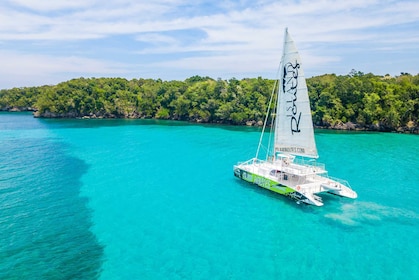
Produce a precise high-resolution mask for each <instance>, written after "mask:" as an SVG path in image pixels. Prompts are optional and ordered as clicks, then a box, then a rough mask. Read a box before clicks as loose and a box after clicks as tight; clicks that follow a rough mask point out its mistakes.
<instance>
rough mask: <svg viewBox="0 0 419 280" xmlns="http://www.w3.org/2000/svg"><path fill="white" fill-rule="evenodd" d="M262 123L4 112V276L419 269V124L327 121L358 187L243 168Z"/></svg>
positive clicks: (395, 272) (327, 149) (276, 275)
mask: <svg viewBox="0 0 419 280" xmlns="http://www.w3.org/2000/svg"><path fill="white" fill-rule="evenodd" d="M258 140H259V131H258V130H257V129H253V128H237V127H226V126H211V125H191V124H187V123H179V122H163V121H162V122H158V121H152V120H42V119H34V118H32V116H31V115H30V114H21V113H13V114H12V113H0V279H96V278H97V279H301V278H305V279H415V278H416V279H417V278H418V276H419V265H417V264H418V263H419V250H418V249H417V248H419V239H418V237H419V204H418V199H419V183H418V182H419V170H418V166H419V159H418V156H419V145H418V144H419V137H418V136H416V135H400V134H384V133H342V132H341V133H337V132H330V131H322V130H318V131H316V141H317V145H318V149H319V153H320V160H319V161H321V162H323V163H325V164H326V166H327V168H328V170H329V172H330V175H333V176H335V177H340V178H344V179H347V180H348V181H349V182H350V183H351V185H352V187H353V188H354V189H355V190H356V191H357V192H358V196H359V197H358V199H357V200H354V201H353V200H348V199H344V198H339V197H329V196H324V197H323V201H324V202H325V206H324V207H321V208H317V207H314V206H306V205H298V204H296V203H295V202H293V201H290V200H288V199H286V198H284V197H282V196H279V195H276V194H273V193H271V192H268V191H266V190H264V189H260V188H258V187H254V186H251V185H249V184H247V183H245V182H242V181H239V180H238V179H237V178H235V177H234V176H233V172H232V165H233V164H235V163H236V162H237V161H244V160H247V159H249V158H251V157H253V155H254V153H255V148H256V145H257V142H258Z"/></svg>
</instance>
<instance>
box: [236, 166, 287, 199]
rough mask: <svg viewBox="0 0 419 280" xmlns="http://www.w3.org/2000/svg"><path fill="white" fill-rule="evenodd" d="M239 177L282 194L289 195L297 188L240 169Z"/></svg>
mask: <svg viewBox="0 0 419 280" xmlns="http://www.w3.org/2000/svg"><path fill="white" fill-rule="evenodd" d="M236 175H237V176H238V177H239V178H241V179H243V180H244V181H247V182H249V183H252V184H256V185H258V186H259V187H262V188H265V189H268V190H270V191H273V192H276V193H279V194H282V195H289V194H290V193H294V192H295V190H293V189H291V188H289V187H287V186H284V185H282V184H279V183H278V182H275V181H273V180H271V179H268V178H265V177H263V176H260V175H257V174H254V173H251V172H248V171H245V170H242V169H239V174H236Z"/></svg>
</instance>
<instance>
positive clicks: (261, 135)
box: [255, 59, 282, 158]
mask: <svg viewBox="0 0 419 280" xmlns="http://www.w3.org/2000/svg"><path fill="white" fill-rule="evenodd" d="M281 62H282V59H281ZM281 62H280V63H279V66H278V70H277V72H276V77H277V79H275V84H274V86H273V88H272V92H271V97H270V99H269V105H268V108H267V110H266V116H265V120H264V122H263V128H262V133H261V134H260V138H259V144H258V148H257V150H256V156H255V158H258V156H259V151H260V146H261V145H262V140H263V134H264V133H265V129H266V124H267V122H268V117H269V111H270V110H271V105H272V99H273V97H274V95H275V90H276V87H277V84H278V80H279V72H280V70H281V64H282V63H281Z"/></svg>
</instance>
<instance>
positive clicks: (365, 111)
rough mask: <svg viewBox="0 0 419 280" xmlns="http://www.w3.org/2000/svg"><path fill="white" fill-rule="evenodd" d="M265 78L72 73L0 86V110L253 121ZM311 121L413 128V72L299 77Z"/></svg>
mask: <svg viewBox="0 0 419 280" xmlns="http://www.w3.org/2000/svg"><path fill="white" fill-rule="evenodd" d="M273 85H274V81H273V80H268V79H262V78H260V77H259V78H252V79H242V80H237V79H235V78H233V79H230V80H222V79H217V80H214V79H212V78H209V77H200V76H194V77H191V78H189V79H186V80H185V81H162V80H160V79H157V80H153V79H133V80H126V79H123V78H90V79H85V78H79V79H73V80H70V81H67V82H63V83H60V84H58V85H54V86H41V87H27V88H13V89H7V90H6V89H4V90H1V91H0V110H34V111H36V113H35V115H36V116H40V117H93V118H96V117H98V118H102V117H105V118H113V117H123V118H156V119H175V120H188V121H195V122H209V123H226V124H237V125H241V124H248V125H254V124H260V123H261V122H262V121H263V117H264V114H265V112H266V109H267V104H268V102H269V96H270V94H271V91H272V88H273ZM307 85H308V88H309V94H310V102H311V107H312V111H313V122H314V123H315V124H316V125H317V126H322V127H332V128H341V129H355V128H359V129H378V130H386V131H391V130H410V131H413V130H416V132H417V130H418V127H417V126H418V116H419V74H418V75H416V76H412V75H410V74H408V73H402V74H401V75H400V76H397V77H390V76H385V77H382V76H376V75H373V74H364V73H362V72H357V71H354V70H353V71H352V72H351V73H350V74H349V75H345V76H337V75H335V74H327V75H323V76H317V77H313V78H309V79H307Z"/></svg>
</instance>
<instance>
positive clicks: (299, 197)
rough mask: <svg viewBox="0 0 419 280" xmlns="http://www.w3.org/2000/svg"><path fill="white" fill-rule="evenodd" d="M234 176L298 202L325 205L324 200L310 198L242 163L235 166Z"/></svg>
mask: <svg viewBox="0 0 419 280" xmlns="http://www.w3.org/2000/svg"><path fill="white" fill-rule="evenodd" d="M234 176H236V177H238V178H240V179H242V180H243V181H246V182H249V183H252V184H255V185H257V186H259V187H262V188H264V189H267V190H270V191H272V192H275V193H278V194H281V195H284V196H287V197H289V198H291V199H294V200H296V201H298V202H303V203H306V204H310V205H315V206H322V205H323V203H322V202H320V201H317V200H314V199H310V198H308V197H306V196H305V195H304V194H302V193H300V192H298V191H297V190H295V189H293V188H291V187H289V186H286V185H284V184H281V183H279V182H277V181H275V180H272V179H269V178H266V177H264V176H262V175H259V174H256V172H251V171H249V170H246V169H244V168H241V167H240V165H238V166H234Z"/></svg>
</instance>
